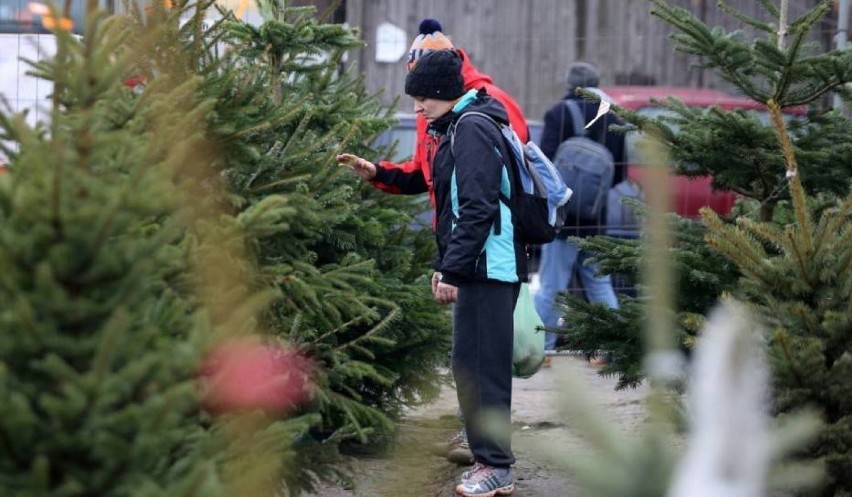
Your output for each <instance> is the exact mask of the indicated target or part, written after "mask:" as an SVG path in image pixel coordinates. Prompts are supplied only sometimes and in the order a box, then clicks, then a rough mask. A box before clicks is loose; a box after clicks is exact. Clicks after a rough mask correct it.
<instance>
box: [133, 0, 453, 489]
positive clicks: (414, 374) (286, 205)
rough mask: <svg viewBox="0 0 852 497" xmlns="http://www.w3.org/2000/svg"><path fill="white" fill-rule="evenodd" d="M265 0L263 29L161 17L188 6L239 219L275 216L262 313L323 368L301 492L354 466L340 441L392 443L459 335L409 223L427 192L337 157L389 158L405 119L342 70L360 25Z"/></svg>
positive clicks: (260, 263) (263, 271)
mask: <svg viewBox="0 0 852 497" xmlns="http://www.w3.org/2000/svg"><path fill="white" fill-rule="evenodd" d="M258 5H259V7H260V13H261V15H262V18H263V21H262V23H260V24H259V25H251V24H248V23H245V22H243V21H241V20H239V19H236V18H235V17H234V16H233V15H232V14H231V13H229V12H222V13H221V14H222V15H223V16H224V17H223V19H222V20H221V21H220V22H216V23H214V24H213V25H212V26H210V27H206V28H203V29H202V27H201V23H200V22H197V21H196V20H197V19H200V18H202V17H203V15H204V14H203V12H201V13H199V11H198V10H197V9H196V8H195V7H194V6H191V5H184V6H176V7H175V8H174V9H172V10H165V9H160V10H159V11H158V12H159V14H158V15H162V16H164V18H165V19H164V22H168V23H172V25H175V26H179V19H180V18H181V16H183V17H185V18H186V17H187V16H189V21H187V22H185V23H184V24H183V25H182V27H181V28H180V30H181V32H182V33H183V38H181V39H182V40H183V45H182V50H185V51H190V52H192V53H193V54H194V55H193V56H192V57H190V58H188V59H187V60H190V61H197V64H193V67H190V68H187V71H189V70H192V71H195V72H196V74H197V75H198V77H199V78H200V91H201V92H202V94H203V95H205V96H206V97H207V98H209V99H210V100H211V101H212V102H214V103H213V106H212V107H211V109H210V111H209V113H208V114H207V115H206V122H205V127H206V132H207V133H208V134H209V136H210V137H211V138H212V145H213V147H215V158H214V159H213V160H214V162H215V167H216V168H217V170H218V171H220V173H221V176H222V178H224V182H225V185H226V189H227V192H228V193H227V195H225V196H223V197H222V198H220V199H219V200H220V202H221V203H222V204H224V210H225V212H226V214H227V215H228V216H230V217H232V218H233V219H235V220H236V221H235V222H236V224H238V225H243V224H246V223H248V225H249V226H251V223H252V222H253V220H260V221H262V222H263V225H264V226H265V227H266V229H265V230H259V229H251V230H248V234H249V235H250V238H249V239H248V240H244V241H245V243H246V244H247V249H248V251H249V253H250V254H251V260H252V264H251V265H252V266H253V267H251V268H246V270H245V271H246V273H247V274H249V273H251V271H252V270H255V269H256V271H257V277H255V278H254V279H253V280H252V281H253V283H252V284H253V288H254V289H255V290H256V291H258V292H262V293H264V294H266V295H269V301H268V303H267V306H266V308H265V312H264V313H263V315H262V316H261V324H262V325H263V327H264V328H265V329H267V330H269V332H270V334H271V335H274V336H276V337H278V338H280V339H283V340H285V341H286V342H287V343H289V344H291V345H292V346H294V347H296V348H298V350H299V351H300V352H301V353H303V354H305V355H307V356H309V357H311V358H312V359H313V360H314V361H315V362H316V363H317V364H318V365H319V366H320V367H319V370H318V382H319V386H320V389H319V391H318V392H317V395H316V398H315V402H314V403H313V404H312V405H311V406H308V407H306V408H305V411H304V412H305V413H318V414H319V415H320V420H319V422H317V423H316V424H315V425H314V426H313V429H312V432H311V436H306V437H299V438H298V439H297V442H296V449H297V451H298V453H299V454H300V458H301V460H302V461H303V464H300V465H297V467H294V468H292V471H290V472H288V474H287V475H286V476H287V483H288V485H289V486H290V488H291V490H292V491H294V492H295V491H297V490H298V489H301V488H310V486H311V485H312V484H313V482H315V481H316V478H318V477H319V478H329V477H336V476H340V475H339V474H337V473H336V472H335V471H334V469H335V466H328V465H323V462H328V461H330V460H333V459H334V456H335V454H336V451H337V447H338V446H339V445H340V444H342V443H347V444H348V443H351V442H357V443H361V444H363V443H365V442H376V441H379V442H384V441H388V440H389V439H390V437H391V436H392V435H393V432H394V425H393V422H392V421H393V419H394V418H395V417H396V416H398V415H399V414H400V412H401V409H402V407H403V406H405V405H409V404H412V403H415V402H421V401H424V400H428V399H429V398H430V397H431V396H432V395H435V394H436V393H437V391H438V387H439V385H440V381H441V378H440V376H439V375H438V374H437V373H436V372H435V371H436V369H437V366H438V365H441V364H444V363H445V362H446V359H447V351H448V349H449V338H450V335H449V333H448V331H449V326H448V317H447V315H446V314H445V313H444V312H443V311H442V310H441V309H440V308H438V306H437V305H436V304H435V303H434V302H433V300H432V298H431V295H430V292H429V285H428V279H427V278H426V277H425V275H426V273H427V272H428V267H429V266H428V263H429V262H431V260H432V257H433V248H432V245H433V242H432V240H431V234H430V233H427V232H421V231H412V230H410V229H409V225H410V223H411V220H412V217H413V214H415V213H418V212H419V211H421V210H422V208H423V204H422V202H421V201H420V200H418V199H411V198H404V197H391V196H388V195H385V194H382V193H379V192H377V191H375V190H374V189H372V188H370V187H368V186H364V185H363V184H361V183H360V182H359V180H357V178H355V177H353V176H352V175H349V174H348V173H347V172H346V171H345V170H343V169H341V168H339V167H338V166H337V164H336V161H335V160H334V157H335V155H336V154H337V153H338V152H339V151H341V150H349V151H352V150H354V151H356V152H357V153H359V154H361V155H363V156H375V155H376V152H375V151H372V150H370V148H369V146H368V145H367V144H368V143H369V142H370V140H371V139H372V138H373V137H374V136H375V135H376V134H377V133H379V132H380V131H382V130H384V129H386V128H387V127H388V126H389V124H390V122H391V119H390V118H389V117H388V116H389V112H390V111H389V110H387V109H381V108H380V107H379V105H378V102H377V100H376V99H375V97H373V96H370V95H367V94H366V93H365V91H364V89H363V85H362V82H361V80H360V79H358V78H354V77H352V76H351V75H348V74H339V73H338V67H339V61H340V58H341V57H342V55H343V54H344V52H345V51H346V50H349V49H352V48H355V47H359V46H360V45H361V42H360V40H359V39H358V38H357V37H356V33H355V32H354V31H352V30H349V29H347V28H344V27H342V26H339V25H330V24H323V23H322V22H320V21H318V20H317V19H316V17H315V16H314V15H313V9H312V8H291V7H288V6H287V5H286V4H285V3H283V2H278V1H263V2H258ZM137 22H139V23H140V24H142V25H144V23H146V22H148V18H146V17H143V16H139V17H138V18H137ZM139 32H140V33H143V32H144V29H140V30H139ZM197 40H201V41H200V42H198V41H197ZM157 52H158V53H168V52H167V51H166V50H159V51H157ZM168 64H170V61H169V60H168V59H166V58H163V59H155V60H153V61H150V60H149V61H143V62H141V63H140V70H142V71H143V72H145V74H146V80H148V81H151V84H153V82H155V81H156V80H157V77H158V74H159V72H160V71H159V69H158V66H161V65H168ZM143 95H144V91H143ZM264 205H266V206H268V207H269V208H268V209H263V208H262V207H261V206H264ZM253 212H254V213H255V214H252V213H253ZM214 307H215V306H214ZM325 469H328V470H332V471H331V472H329V473H323V471H324V470H325Z"/></svg>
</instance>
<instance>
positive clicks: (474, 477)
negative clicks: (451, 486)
mask: <svg viewBox="0 0 852 497" xmlns="http://www.w3.org/2000/svg"><path fill="white" fill-rule="evenodd" d="M474 468H475V469H471V471H470V473H469V478H467V479H465V478H464V475H462V481H461V483H459V484H458V485H457V486H456V493H457V494H458V495H462V496H464V497H494V496H495V495H511V494H512V492H514V491H515V482H514V479H513V478H512V469H511V468H506V469H500V468H492V467H491V466H485V465H484V464H478V465H477V466H474ZM465 473H467V472H465Z"/></svg>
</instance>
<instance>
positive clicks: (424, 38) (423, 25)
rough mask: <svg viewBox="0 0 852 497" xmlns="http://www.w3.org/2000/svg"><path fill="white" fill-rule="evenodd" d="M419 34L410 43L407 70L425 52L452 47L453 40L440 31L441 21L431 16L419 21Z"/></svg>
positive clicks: (441, 29)
mask: <svg viewBox="0 0 852 497" xmlns="http://www.w3.org/2000/svg"><path fill="white" fill-rule="evenodd" d="M418 31H419V34H418V35H417V37H416V38H414V42H412V43H411V49H410V50H409V51H408V70H409V71H410V70H411V69H412V68H414V66H415V65H416V64H417V61H418V60H420V58H421V57H423V56H424V55H426V54H427V53H430V52H434V51H437V50H447V49H451V48H454V47H453V42H451V41H450V39H449V38H447V37H446V36H444V33H442V31H443V28H442V27H441V23H440V22H438V21H437V20H435V19H432V18H426V19H423V21H421V22H420V28H419V30H418Z"/></svg>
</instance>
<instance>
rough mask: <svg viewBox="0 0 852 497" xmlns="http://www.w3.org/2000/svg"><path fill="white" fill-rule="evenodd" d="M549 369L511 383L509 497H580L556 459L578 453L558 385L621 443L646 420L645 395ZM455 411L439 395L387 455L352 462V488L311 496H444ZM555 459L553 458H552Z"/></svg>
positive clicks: (569, 363)
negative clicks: (568, 380)
mask: <svg viewBox="0 0 852 497" xmlns="http://www.w3.org/2000/svg"><path fill="white" fill-rule="evenodd" d="M552 364H553V365H552V367H550V368H548V369H543V370H542V371H541V372H539V373H538V374H536V375H535V376H533V377H532V378H530V379H527V380H520V379H516V380H515V382H514V387H513V388H514V391H513V409H512V411H513V412H512V419H513V423H514V425H515V431H514V436H513V449H514V451H515V456H516V458H517V460H518V462H517V464H516V465H515V479H516V484H517V490H516V492H515V494H514V495H515V496H516V497H576V496H579V495H580V492H579V488H578V486H577V484H576V483H575V482H574V481H573V479H572V477H571V474H570V473H568V472H567V471H566V470H565V469H562V468H561V467H560V464H559V458H560V457H569V456H567V455H566V454H570V453H572V452H575V451H582V450H583V444H582V441H581V439H580V437H579V436H578V433H576V431H575V430H572V428H571V425H570V423H569V422H568V419H567V418H568V416H567V415H566V414H565V413H564V412H562V411H561V410H560V409H559V407H558V406H559V404H560V402H566V401H567V399H566V394H565V393H564V391H563V389H562V387H561V385H560V383H561V382H560V379H561V378H564V377H566V376H571V377H575V378H576V377H580V378H581V379H582V380H583V382H584V383H585V384H586V387H585V388H584V390H583V393H582V394H581V395H582V397H584V398H586V399H588V400H590V401H592V402H593V403H595V404H597V405H599V406H602V407H603V408H604V411H605V412H606V414H607V415H608V416H610V417H611V419H612V420H613V421H614V422H615V423H617V425H618V426H619V427H621V428H622V429H623V431H624V433H625V436H629V433H630V432H632V431H633V429H634V428H635V427H636V426H637V425H638V424H639V423H641V422H642V421H643V419H644V417H645V411H644V408H643V398H644V396H645V395H646V394H647V390H646V389H644V388H639V389H636V390H626V391H619V392H616V391H615V390H614V385H615V381H614V380H611V379H607V378H602V377H600V376H599V375H598V374H597V370H598V368H597V367H595V366H592V365H590V364H588V363H587V362H585V361H584V360H582V359H580V358H577V357H571V356H558V357H554V358H553V363H552ZM572 396H576V393H574V394H572ZM455 411H456V398H455V391H454V390H452V389H450V388H446V389H445V390H444V391H443V392H442V394H441V397H440V398H439V399H438V400H437V401H436V402H434V403H432V404H430V405H428V406H422V407H419V408H417V409H413V410H412V411H411V412H409V413H408V414H407V416H406V418H405V420H404V422H403V423H402V425H401V426H400V439H399V447H398V449H397V450H396V451H394V453H393V454H392V455H390V456H389V457H386V458H375V459H360V460H358V461H356V466H357V468H358V472H357V474H358V475H359V476H358V479H357V486H356V488H355V489H341V488H332V487H326V488H323V489H321V490H319V491H318V492H317V493H316V494H314V496H316V497H368V496H369V497H383V496H401V497H409V496H412V497H419V496H424V497H451V496H452V495H454V492H453V491H452V488H453V483H454V481H455V479H456V478H457V475H458V474H459V473H460V468H458V467H456V466H453V465H451V464H449V463H447V462H446V460H445V459H444V458H443V456H442V454H440V452H441V451H440V448H441V447H443V444H444V443H445V441H446V440H447V439H448V438H449V437H450V436H451V435H452V433H453V432H454V430H455V429H456V427H457V426H458V423H457V421H456V419H455ZM554 452H557V453H558V454H557V455H553V453H554Z"/></svg>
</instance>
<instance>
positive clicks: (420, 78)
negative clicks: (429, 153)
mask: <svg viewBox="0 0 852 497" xmlns="http://www.w3.org/2000/svg"><path fill="white" fill-rule="evenodd" d="M461 65H462V62H461V59H460V58H459V56H458V54H456V53H455V52H454V51H452V50H441V51H435V52H432V53H429V54H427V55H425V56H423V57H422V58H421V59H420V61H419V62H418V64H417V65H416V66H415V67H414V68H413V69H412V70H411V72H409V74H408V76H407V77H406V80H405V93H406V94H408V95H411V96H412V97H413V98H414V101H415V105H414V108H415V112H416V113H417V114H418V115H421V116H423V118H425V119H426V121H427V122H428V123H429V128H428V131H429V133H430V134H432V135H433V136H436V137H438V138H439V141H438V145H437V149H436V151H435V156H434V160H433V161H432V178H433V186H434V191H435V209H436V226H435V238H436V241H437V245H438V255H437V259H436V262H435V273H434V275H433V277H432V292H433V294H434V296H435V299H436V300H438V302H440V303H443V304H450V303H454V304H455V306H454V308H453V352H452V354H453V357H452V368H453V376H454V378H455V381H456V389H457V392H458V399H459V405H460V406H461V410H462V414H463V415H464V423H465V429H466V431H467V436H468V440H469V444H470V449H471V451H472V452H473V455H474V460H475V463H474V466H473V468H472V469H470V470H468V471H465V472H464V473H463V474H462V479H461V483H460V484H459V485H458V486H457V487H456V493H458V494H460V495H464V496H471V497H473V496H491V495H495V492H496V493H497V494H498V495H508V494H509V493H511V492H512V491H513V490H514V482H513V478H512V469H511V465H512V464H513V463H514V462H515V458H514V456H513V454H512V450H511V415H510V410H511V402H512V346H513V335H514V326H513V312H514V308H515V303H516V301H517V298H518V293H519V291H520V284H521V282H522V281H526V278H527V267H526V253H525V249H524V246H523V244H522V243H521V240H520V239H519V237H518V236H517V234H516V229H515V226H514V224H513V221H514V218H513V216H512V210H511V209H510V206H509V203H510V201H511V200H510V199H511V198H512V195H513V191H512V187H511V185H512V183H513V181H512V178H513V177H514V176H513V175H514V174H515V171H514V169H513V166H512V163H511V162H510V161H511V159H510V157H511V155H510V154H509V150H508V146H507V144H506V143H505V141H504V139H503V136H502V133H501V131H500V128H499V125H498V124H497V123H502V124H506V123H507V122H508V116H507V113H506V109H505V107H503V105H502V104H501V103H500V102H499V101H497V100H495V99H493V98H491V97H490V96H489V95H488V94H487V92H486V91H483V90H480V91H477V90H470V91H468V92H467V93H465V91H464V85H463V79H462V75H461Z"/></svg>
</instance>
